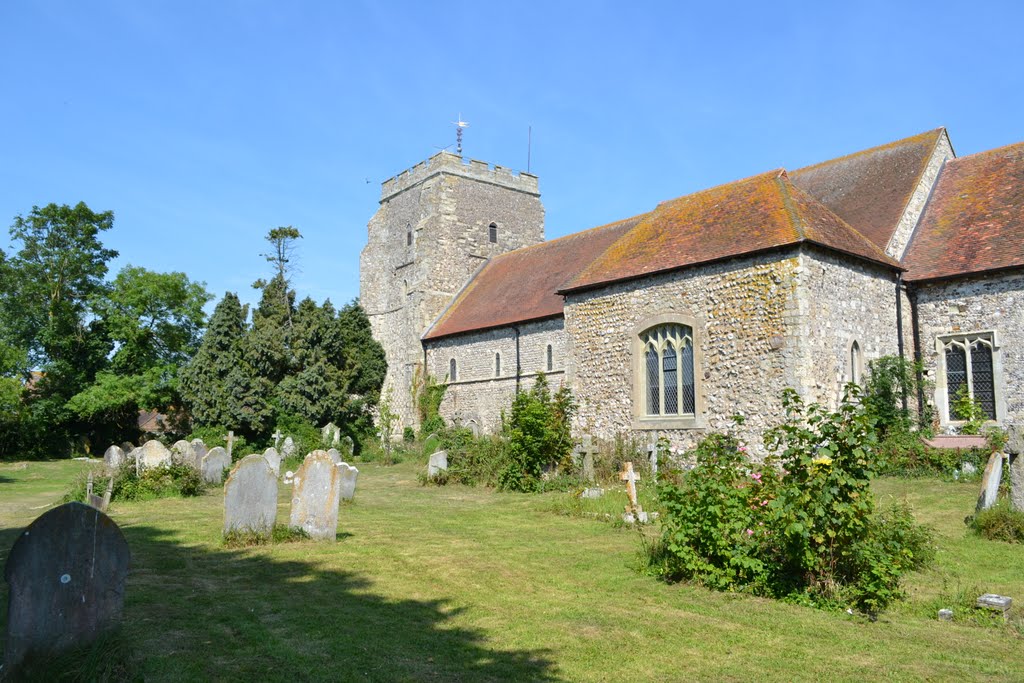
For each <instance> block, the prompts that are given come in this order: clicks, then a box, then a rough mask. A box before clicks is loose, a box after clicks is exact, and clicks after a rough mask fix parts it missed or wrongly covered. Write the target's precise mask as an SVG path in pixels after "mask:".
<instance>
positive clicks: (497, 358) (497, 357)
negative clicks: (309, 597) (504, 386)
mask: <svg viewBox="0 0 1024 683" xmlns="http://www.w3.org/2000/svg"><path fill="white" fill-rule="evenodd" d="M494 376H495V377H501V354H500V353H496V354H494Z"/></svg>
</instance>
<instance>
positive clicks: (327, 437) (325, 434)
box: [320, 422, 341, 446]
mask: <svg viewBox="0 0 1024 683" xmlns="http://www.w3.org/2000/svg"><path fill="white" fill-rule="evenodd" d="M320 435H321V438H322V440H323V442H324V444H326V445H328V446H337V445H338V442H339V440H340V439H341V428H340V427H338V425H336V424H334V423H333V422H328V423H327V424H325V425H324V426H323V428H322V429H321V430H320Z"/></svg>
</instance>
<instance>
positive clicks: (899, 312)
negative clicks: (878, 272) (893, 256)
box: [896, 273, 907, 415]
mask: <svg viewBox="0 0 1024 683" xmlns="http://www.w3.org/2000/svg"><path fill="white" fill-rule="evenodd" d="M896 348H897V349H898V350H899V354H900V361H901V363H902V361H905V360H906V357H905V354H904V349H903V273H896ZM901 393H902V394H903V395H902V397H901V399H902V401H903V414H904V415H905V414H906V413H907V387H906V384H903V385H902V386H901Z"/></svg>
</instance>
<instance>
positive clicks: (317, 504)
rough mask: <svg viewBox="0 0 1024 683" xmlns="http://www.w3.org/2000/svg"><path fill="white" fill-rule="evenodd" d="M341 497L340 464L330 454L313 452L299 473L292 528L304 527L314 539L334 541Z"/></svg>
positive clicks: (304, 461)
mask: <svg viewBox="0 0 1024 683" xmlns="http://www.w3.org/2000/svg"><path fill="white" fill-rule="evenodd" d="M340 497H341V469H340V465H335V464H334V462H333V461H332V460H331V457H330V456H329V455H327V452H326V451H314V452H312V453H310V454H309V455H307V456H306V459H305V460H303V461H302V465H301V466H300V467H299V469H298V471H297V472H296V473H295V488H294V489H293V490H292V512H291V518H290V521H289V526H292V527H298V528H301V529H302V530H303V531H305V532H306V533H307V534H309V535H310V537H312V538H315V539H318V540H324V541H333V540H334V539H335V538H336V537H337V535H338V504H339V501H340Z"/></svg>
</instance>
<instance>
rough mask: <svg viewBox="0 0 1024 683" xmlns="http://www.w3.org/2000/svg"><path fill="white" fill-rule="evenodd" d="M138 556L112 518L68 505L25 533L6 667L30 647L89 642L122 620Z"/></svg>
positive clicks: (12, 560)
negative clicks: (131, 571) (127, 580)
mask: <svg viewBox="0 0 1024 683" xmlns="http://www.w3.org/2000/svg"><path fill="white" fill-rule="evenodd" d="M130 560H131V553H130V552H129V550H128V542H127V541H125V539H124V535H123V534H122V533H121V530H120V529H119V528H118V527H117V525H116V524H114V522H113V520H111V519H110V518H109V517H107V516H106V515H105V514H103V513H102V512H100V511H99V510H97V509H96V508H92V507H89V506H88V505H83V504H82V503H66V504H64V505H61V506H60V507H56V508H54V509H52V510H50V511H49V512H46V513H45V514H43V515H42V516H41V517H39V518H38V519H36V520H35V521H34V522H32V524H30V525H29V526H28V528H27V529H25V531H23V532H22V533H21V535H19V536H18V539H17V540H16V541H15V542H14V546H13V547H12V548H11V552H10V554H9V555H8V557H7V564H6V566H5V567H4V579H6V581H7V584H8V587H9V597H8V604H7V647H6V652H5V654H4V664H5V666H4V671H5V672H7V673H9V672H11V671H12V670H13V669H14V668H15V667H16V666H17V665H18V664H19V663H20V662H21V660H22V659H23V658H24V656H25V655H26V654H27V653H28V652H29V651H30V650H32V651H37V652H43V653H45V652H57V651H59V650H63V649H65V648H70V647H76V646H80V645H85V644H87V643H89V642H90V641H92V640H94V639H95V638H96V637H97V636H99V635H100V634H101V633H103V632H104V631H106V630H108V629H110V628H112V627H114V626H116V625H117V622H118V621H119V620H120V618H121V610H122V608H123V606H124V582H125V577H126V576H127V575H128V564H129V562H130Z"/></svg>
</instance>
